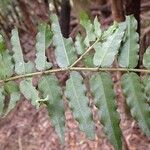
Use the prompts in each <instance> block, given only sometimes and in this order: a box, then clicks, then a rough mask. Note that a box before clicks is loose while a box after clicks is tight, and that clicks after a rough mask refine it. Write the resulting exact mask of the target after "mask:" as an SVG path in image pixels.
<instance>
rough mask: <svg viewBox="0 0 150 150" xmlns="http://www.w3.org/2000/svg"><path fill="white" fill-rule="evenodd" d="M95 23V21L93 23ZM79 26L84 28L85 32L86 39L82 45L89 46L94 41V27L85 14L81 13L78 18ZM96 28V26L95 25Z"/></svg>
mask: <svg viewBox="0 0 150 150" xmlns="http://www.w3.org/2000/svg"><path fill="white" fill-rule="evenodd" d="M95 22H96V21H95ZM80 24H81V25H82V26H83V27H84V28H85V31H86V37H85V40H84V43H85V45H86V46H88V47H89V46H90V42H92V41H95V39H96V36H95V31H94V26H93V24H92V22H91V20H90V19H89V17H88V15H87V14H85V13H82V15H81V17H80ZM95 27H96V28H97V24H96V25H95Z"/></svg>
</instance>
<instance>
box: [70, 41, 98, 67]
mask: <svg viewBox="0 0 150 150" xmlns="http://www.w3.org/2000/svg"><path fill="white" fill-rule="evenodd" d="M98 41H99V38H98V39H97V40H96V41H95V42H94V43H93V44H92V45H91V46H90V47H89V48H88V49H87V50H86V51H85V52H84V53H83V54H82V55H81V56H80V57H79V58H78V59H77V60H76V61H75V62H74V63H73V64H72V65H71V66H70V68H72V67H74V66H75V65H76V64H77V63H78V62H79V61H80V60H81V59H82V58H83V57H84V56H85V55H86V54H87V53H88V52H90V51H91V50H92V48H93V46H94V45H95V44H96V43H97V42H98Z"/></svg>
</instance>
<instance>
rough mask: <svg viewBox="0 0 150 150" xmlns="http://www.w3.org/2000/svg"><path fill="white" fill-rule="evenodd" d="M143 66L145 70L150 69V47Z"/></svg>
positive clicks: (144, 57)
mask: <svg viewBox="0 0 150 150" xmlns="http://www.w3.org/2000/svg"><path fill="white" fill-rule="evenodd" d="M143 65H144V67H145V68H147V69H150V46H149V47H148V48H147V49H146V52H145V53H144V56H143Z"/></svg>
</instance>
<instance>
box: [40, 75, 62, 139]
mask: <svg viewBox="0 0 150 150" xmlns="http://www.w3.org/2000/svg"><path fill="white" fill-rule="evenodd" d="M38 88H39V90H40V91H41V92H42V93H43V97H48V101H47V102H46V104H47V110H48V112H49V115H50V118H51V121H52V123H53V125H54V127H55V129H56V132H57V133H58V135H59V137H60V139H61V141H62V142H63V141H64V127H65V114H64V105H63V100H62V91H61V88H60V86H59V83H58V79H57V78H56V77H55V76H54V75H47V76H43V77H42V78H41V80H40V82H39V84H38Z"/></svg>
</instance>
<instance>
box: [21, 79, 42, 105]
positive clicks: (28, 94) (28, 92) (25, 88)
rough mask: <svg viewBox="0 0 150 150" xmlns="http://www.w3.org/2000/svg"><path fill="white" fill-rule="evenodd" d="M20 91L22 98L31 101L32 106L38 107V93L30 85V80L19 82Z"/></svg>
mask: <svg viewBox="0 0 150 150" xmlns="http://www.w3.org/2000/svg"><path fill="white" fill-rule="evenodd" d="M20 91H21V93H22V94H23V95H24V97H25V98H26V99H28V100H31V103H32V105H33V106H36V107H38V101H39V100H40V98H39V92H38V91H37V90H36V88H35V87H34V86H33V85H32V79H31V78H30V79H29V78H28V79H25V80H23V81H21V82H20Z"/></svg>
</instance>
